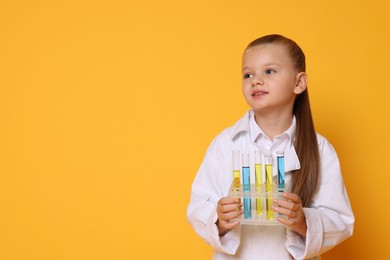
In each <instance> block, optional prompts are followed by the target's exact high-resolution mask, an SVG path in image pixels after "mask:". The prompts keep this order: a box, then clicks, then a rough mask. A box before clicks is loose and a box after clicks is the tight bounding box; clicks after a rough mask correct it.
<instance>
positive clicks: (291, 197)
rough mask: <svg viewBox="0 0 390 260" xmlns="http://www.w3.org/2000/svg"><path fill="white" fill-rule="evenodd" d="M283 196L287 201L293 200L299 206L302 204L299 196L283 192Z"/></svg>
mask: <svg viewBox="0 0 390 260" xmlns="http://www.w3.org/2000/svg"><path fill="white" fill-rule="evenodd" d="M282 196H283V198H285V199H286V200H291V201H292V202H295V203H297V204H302V201H301V199H300V198H299V196H298V195H297V194H294V193H288V192H283V194H282Z"/></svg>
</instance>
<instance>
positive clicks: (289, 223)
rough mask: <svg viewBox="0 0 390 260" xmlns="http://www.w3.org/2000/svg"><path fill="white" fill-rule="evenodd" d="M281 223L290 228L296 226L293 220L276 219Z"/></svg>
mask: <svg viewBox="0 0 390 260" xmlns="http://www.w3.org/2000/svg"><path fill="white" fill-rule="evenodd" d="M276 219H277V220H278V221H279V222H280V223H282V224H284V225H286V226H289V227H293V226H295V225H296V221H295V219H291V218H286V217H277V218H276Z"/></svg>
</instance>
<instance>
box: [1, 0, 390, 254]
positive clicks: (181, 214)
mask: <svg viewBox="0 0 390 260" xmlns="http://www.w3.org/2000/svg"><path fill="white" fill-rule="evenodd" d="M389 12H390V8H389V4H388V3H387V2H386V1H384V0H383V1H379V0H371V1H367V0H365V1H353V2H348V1H335V0H329V1H310V0H301V1H276V2H275V1H273V2H272V1H271V2H270V1H231V0H230V1H206V0H199V1H74V0H71V1H24V0H20V1H2V2H1V3H0V37H1V40H0V259H5V260H11V259H12V260H13V259H18V260H19V259H23V260H24V259H32V260H38V259H39V260H45V259H50V260H52V259H94V260H96V259H135V257H138V258H139V259H210V258H211V253H212V250H211V248H210V247H209V246H208V245H207V244H206V243H204V242H203V241H202V240H201V239H200V238H199V237H198V236H196V234H195V232H194V231H193V230H192V228H191V227H190V225H189V224H188V223H187V220H186V208H187V204H188V201H189V196H190V186H191V183H192V181H193V178H194V176H195V174H196V171H197V169H198V167H199V165H200V163H201V161H202V159H203V156H204V153H205V151H206V149H207V147H208V145H209V143H210V141H211V140H212V138H213V137H214V136H216V135H217V134H218V133H219V132H220V131H221V130H222V129H224V128H226V127H227V126H229V125H231V124H233V123H234V122H235V121H236V120H237V119H238V118H239V117H241V116H242V115H243V114H244V113H245V111H246V110H247V109H248V107H247V105H246V103H245V101H244V99H243V97H242V95H241V76H240V66H241V54H242V51H243V49H244V48H245V46H246V45H247V44H248V43H249V42H250V41H251V40H253V39H254V38H257V37H259V36H262V35H264V34H269V33H280V34H284V35H285V36H287V37H290V38H292V39H294V40H295V41H297V42H298V43H299V44H300V45H301V47H302V48H303V49H304V51H305V52H306V55H307V65H308V75H309V90H310V94H311V102H312V109H313V111H314V118H315V123H316V127H317V131H318V132H320V133H321V134H323V135H325V136H326V137H327V138H328V139H329V140H330V141H331V142H332V144H333V145H334V146H335V148H336V149H337V151H338V154H339V157H340V160H341V163H342V170H343V174H344V180H345V184H346V186H347V189H348V193H349V196H350V199H351V203H352V206H353V209H354V212H355V215H356V225H355V233H354V236H353V237H352V238H351V239H349V240H347V241H346V242H344V243H343V244H341V245H340V246H338V247H336V248H335V249H333V250H332V251H331V252H329V253H327V254H325V255H324V256H323V259H389V258H390V253H389V251H388V248H387V243H386V242H385V241H387V238H388V233H389V231H390V226H389V221H388V213H389V210H388V208H387V203H386V201H387V189H388V188H387V184H388V183H389V180H390V178H389V176H390V175H389V174H388V172H387V171H388V170H387V169H388V167H387V166H386V164H385V163H386V162H387V159H388V158H387V156H388V155H389V153H388V148H389V146H390V142H389V132H390V127H389V118H390V117H389V115H388V114H389V111H390V110H389V108H390V106H389V97H390V96H389V93H390V91H389V89H390V88H389V86H388V77H389V75H390V71H389V62H390V55H389V46H390V36H389V27H390V19H389ZM330 192H331V191H330Z"/></svg>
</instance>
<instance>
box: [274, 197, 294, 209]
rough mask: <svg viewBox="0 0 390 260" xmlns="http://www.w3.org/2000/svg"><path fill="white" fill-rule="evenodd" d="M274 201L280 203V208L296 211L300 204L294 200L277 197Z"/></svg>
mask: <svg viewBox="0 0 390 260" xmlns="http://www.w3.org/2000/svg"><path fill="white" fill-rule="evenodd" d="M274 203H275V204H276V205H278V206H279V207H280V208H286V209H289V210H294V211H297V210H298V209H299V205H298V204H296V203H294V202H292V201H287V200H278V199H275V200H274Z"/></svg>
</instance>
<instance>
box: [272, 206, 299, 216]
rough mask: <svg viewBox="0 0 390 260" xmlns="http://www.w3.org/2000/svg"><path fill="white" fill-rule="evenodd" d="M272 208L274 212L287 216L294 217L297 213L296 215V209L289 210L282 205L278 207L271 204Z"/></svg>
mask: <svg viewBox="0 0 390 260" xmlns="http://www.w3.org/2000/svg"><path fill="white" fill-rule="evenodd" d="M272 210H273V211H275V212H278V213H280V214H283V215H285V216H286V217H287V218H296V217H297V215H298V214H297V212H296V211H293V210H290V209H286V208H282V207H278V206H276V205H273V206H272Z"/></svg>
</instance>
